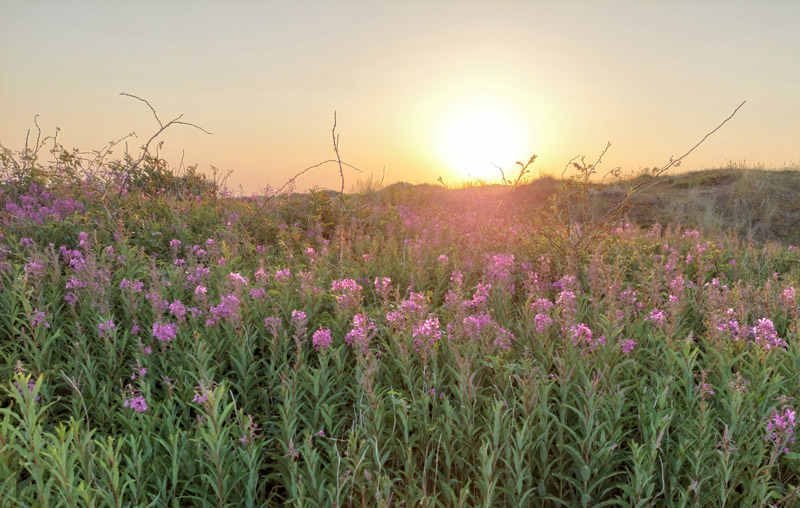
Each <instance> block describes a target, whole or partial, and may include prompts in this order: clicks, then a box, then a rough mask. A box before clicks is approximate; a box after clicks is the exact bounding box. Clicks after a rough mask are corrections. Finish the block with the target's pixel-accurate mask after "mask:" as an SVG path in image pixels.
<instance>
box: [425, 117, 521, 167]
mask: <svg viewBox="0 0 800 508" xmlns="http://www.w3.org/2000/svg"><path fill="white" fill-rule="evenodd" d="M530 138H531V136H530V128H529V126H528V125H526V122H525V121H524V120H522V119H521V118H519V116H518V115H516V114H514V112H513V110H510V109H509V108H506V107H503V106H502V105H497V104H462V105H459V106H458V107H453V108H451V109H450V110H449V111H448V112H447V113H445V114H443V115H442V117H441V120H440V123H439V128H438V139H437V150H438V152H439V157H440V159H441V160H442V161H443V162H444V163H446V164H447V165H448V166H449V167H450V168H451V169H452V170H453V171H454V172H455V174H456V175H458V176H459V177H463V178H464V179H466V180H475V179H477V180H483V181H486V182H496V181H499V180H500V179H501V177H502V176H501V173H500V171H499V170H498V169H497V167H496V166H499V167H500V168H502V169H503V171H505V172H506V177H509V176H510V175H509V174H508V172H509V171H512V172H513V171H514V168H513V166H514V163H515V161H517V160H521V159H525V160H527V159H528V157H530V154H529V152H530V153H533V152H531V150H533V149H534V147H533V146H531V142H532V140H531V139H530ZM526 154H528V155H526Z"/></svg>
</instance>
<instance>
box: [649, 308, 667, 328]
mask: <svg viewBox="0 0 800 508" xmlns="http://www.w3.org/2000/svg"><path fill="white" fill-rule="evenodd" d="M647 320H648V321H652V322H653V323H655V324H656V325H658V326H664V313H663V312H661V311H660V310H658V309H653V311H652V312H651V313H650V315H649V316H647Z"/></svg>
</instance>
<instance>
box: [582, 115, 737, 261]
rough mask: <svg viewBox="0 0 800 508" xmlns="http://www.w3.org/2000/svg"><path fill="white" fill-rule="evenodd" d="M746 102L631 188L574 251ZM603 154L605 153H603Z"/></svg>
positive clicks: (584, 236)
mask: <svg viewBox="0 0 800 508" xmlns="http://www.w3.org/2000/svg"><path fill="white" fill-rule="evenodd" d="M746 102H747V101H742V103H741V104H739V105H738V106H736V109H734V110H733V112H732V113H731V114H730V115H729V116H728V117H727V118H726V119H725V120H723V121H722V122H721V123H720V124H719V125H717V126H716V127H715V128H714V129H713V130H711V131H710V132H708V133H707V134H706V135H705V136H703V138H702V139H701V140H700V141H698V142H697V143H696V144H695V145H694V146H693V147H691V148H690V149H689V151H687V152H686V153H684V154H683V155H681V156H680V157H678V158H677V159H675V158H674V157H670V158H669V162H668V163H667V164H665V165H664V166H663V167H661V168H659V169H657V170H656V171H654V172H653V174H652V175H650V177H649V178H647V179H645V180H643V181H642V182H639V183H638V184H636V185H634V186H633V187H631V189H630V190H629V191H628V193H627V194H626V195H625V197H623V198H622V199H620V200H619V201H618V202H617V203H616V204H615V205H614V206H612V207H611V208H610V209H609V210H608V211H607V212H606V213H605V215H603V217H602V218H601V219H600V220H599V221H597V222H596V223H594V224H592V225H591V226H590V227H589V230H588V231H587V233H586V234H585V235H582V236H581V237H579V238H578V241H577V242H576V243H575V244H574V245H573V246H572V248H573V249H579V248H581V247H582V246H583V245H584V244H585V241H588V240H587V239H591V238H592V237H593V236H594V235H595V234H596V233H597V231H599V230H600V228H602V227H604V226H605V225H606V224H607V223H608V222H609V221H611V219H613V218H614V217H615V215H616V213H617V212H619V211H620V210H621V209H622V208H623V207H624V206H625V205H626V204H628V203H629V202H630V200H631V199H632V198H633V197H635V196H637V195H639V194H641V193H642V192H644V191H645V190H647V189H649V188H650V187H652V186H654V185H656V184H657V183H658V182H660V180H658V177H660V176H661V175H663V174H664V173H665V172H666V171H668V170H669V169H670V168H672V167H677V166H680V164H681V161H682V160H683V159H684V158H685V157H687V156H688V155H689V154H691V153H692V152H694V150H695V149H696V148H697V147H699V146H700V145H702V144H703V142H705V140H706V139H708V138H709V137H710V136H711V135H712V134H714V133H715V132H717V131H718V130H719V129H721V128H722V126H723V125H725V124H726V123H728V121H729V120H730V119H731V118H733V117H734V115H736V113H737V112H738V111H739V109H740V108H741V107H742V106H744V104H745V103H746ZM603 153H605V151H603Z"/></svg>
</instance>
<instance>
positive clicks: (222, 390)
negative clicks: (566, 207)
mask: <svg viewBox="0 0 800 508" xmlns="http://www.w3.org/2000/svg"><path fill="white" fill-rule="evenodd" d="M143 167H144V168H145V169H147V171H145V170H143V172H142V174H141V175H137V177H138V178H137V179H132V180H131V181H132V182H133V183H132V184H131V185H130V187H129V188H128V189H127V192H125V193H122V192H119V193H116V192H115V193H106V194H104V193H103V192H100V191H101V190H102V189H96V188H92V187H91V186H87V184H86V182H85V181H84V180H82V179H81V178H75V179H72V180H55V179H53V178H44V177H42V176H41V175H33V177H32V178H30V179H27V180H26V179H25V178H19V175H18V174H17V175H16V176H15V177H14V178H7V179H6V181H5V182H4V183H3V184H2V193H0V199H1V200H2V201H3V209H4V210H5V213H4V215H3V217H2V228H3V229H2V233H3V236H2V250H0V254H1V256H2V257H0V262H2V270H0V283H2V292H0V384H1V385H2V391H1V392H0V482H2V483H0V495H2V499H3V500H4V502H6V503H9V504H10V505H18V506H76V505H84V504H85V505H87V506H218V507H219V506H283V505H292V506H548V507H550V506H552V507H556V506H630V507H635V506H652V505H657V506H792V505H795V504H797V502H798V491H799V490H798V487H800V479H799V477H798V472H800V460H799V459H800V454H798V453H797V450H796V445H795V443H794V429H795V424H796V422H795V409H796V407H797V401H796V400H795V399H794V397H795V394H796V393H798V390H800V369H799V368H798V367H799V366H800V344H798V332H799V331H800V321H798V312H799V311H800V307H798V302H797V299H796V296H795V288H796V287H797V285H798V280H799V278H800V273H799V272H798V262H799V261H800V252H798V250H797V249H796V248H794V247H791V246H789V245H788V244H787V243H776V242H771V241H768V240H774V239H778V240H784V239H787V238H788V239H789V240H791V239H792V238H794V237H790V236H786V237H783V236H781V234H784V233H781V234H779V232H780V231H782V228H784V227H786V226H787V225H788V224H790V223H791V220H793V219H792V218H793V217H794V215H793V214H794V213H796V211H795V209H794V208H792V206H794V205H791V204H790V198H789V194H790V193H791V192H795V191H794V190H793V189H794V188H795V187H794V186H795V185H797V184H798V183H800V180H798V179H797V177H796V174H795V173H792V172H764V171H744V170H741V169H735V168H734V169H723V170H715V171H712V172H704V173H691V174H686V175H679V176H676V177H671V178H668V179H665V180H664V182H663V183H662V184H660V185H659V186H656V187H653V188H652V189H651V190H649V191H648V192H647V193H645V194H642V195H640V196H639V198H638V200H637V201H636V202H635V203H634V207H633V208H631V209H630V210H629V211H628V217H629V218H630V220H631V223H629V224H625V223H624V222H623V223H621V224H619V225H618V226H619V227H617V225H615V226H614V228H611V229H610V230H608V231H606V232H604V233H603V234H602V235H599V236H598V237H597V241H595V242H593V243H592V244H591V245H590V246H589V247H588V248H587V249H585V250H583V251H580V252H575V253H566V254H559V253H558V252H556V251H554V250H553V249H552V239H553V236H554V235H564V234H567V233H566V229H565V228H566V227H567V225H565V224H563V223H561V222H559V216H558V215H557V214H554V213H552V211H550V210H549V209H548V208H547V206H546V204H547V203H548V197H550V196H552V195H553V193H554V192H557V191H558V188H559V185H560V182H559V181H558V180H556V179H553V178H546V179H540V180H534V181H532V182H530V183H527V184H524V185H520V186H518V187H516V188H514V189H513V191H512V194H511V196H510V199H508V200H505V201H504V198H505V194H504V193H507V192H508V191H509V188H508V187H494V188H491V187H490V188H486V187H466V188H463V189H452V190H447V189H443V188H441V187H437V186H408V185H399V184H398V185H393V186H389V187H386V188H380V186H379V185H376V182H375V181H369V182H367V183H365V184H363V185H361V186H360V187H359V186H357V187H356V190H357V191H358V192H357V193H354V194H349V195H347V196H344V198H345V199H344V201H345V207H346V208H345V209H346V211H347V213H346V214H344V215H341V214H340V213H339V208H338V207H339V197H338V195H337V194H335V193H328V192H324V191H316V192H311V193H309V194H306V195H302V196H294V197H290V196H277V197H275V198H274V199H272V200H270V201H267V202H265V201H264V200H256V199H237V198H232V197H225V196H224V195H221V194H220V193H219V192H217V190H216V189H215V186H214V185H211V184H207V183H204V182H203V181H197V179H198V178H200V177H198V176H197V175H189V176H187V177H186V178H185V179H183V180H178V181H176V180H175V179H174V178H173V179H170V175H169V174H166V173H163V172H160V171H159V169H158V168H153V167H152V166H146V165H145V166H143ZM23 176H24V175H23ZM114 178H117V177H115V176H114V175H113V172H112V174H111V176H110V177H109V180H107V182H106V183H107V185H108V186H109V187H108V188H112V189H113V188H115V187H113V185H114V184H115V183H116V185H119V181H118V180H114ZM156 181H157V185H156ZM117 188H118V187H117ZM162 188H163V189H169V191H167V190H164V191H162V190H161V189H162ZM623 188H624V187H623V186H618V187H616V188H615V187H613V186H608V187H602V188H593V191H592V194H591V200H593V201H591V202H589V203H588V204H587V206H589V207H590V208H591V209H593V210H597V212H596V213H600V212H601V211H602V209H603V207H604V206H607V205H605V204H604V201H603V200H611V199H614V198H615V196H617V195H618V193H619V192H621V189H623ZM117 194H119V198H117V197H116V196H117ZM668 197H670V199H667V198H668ZM501 202H506V203H507V204H508V206H507V207H506V208H504V209H503V210H500V212H499V213H495V212H496V210H497V205H498V203H501ZM262 206H263V208H261V210H262V211H261V212H259V214H258V215H257V217H258V220H255V221H252V220H250V218H251V217H254V216H256V215H255V214H256V210H257V209H258V207H262ZM342 218H343V219H344V220H345V221H346V222H345V224H344V226H345V227H344V228H343V229H340V228H339V225H340V224H339V223H338V221H339V220H342ZM723 218H724V219H726V220H722V219H723ZM654 222H659V223H661V224H665V227H661V226H657V225H653V223H654ZM695 227H699V229H701V230H702V231H698V230H697V229H695ZM342 231H343V233H342ZM785 234H786V235H790V233H785ZM791 234H794V233H791ZM748 236H749V237H751V238H748ZM762 240H763V241H762ZM340 253H341V256H340ZM327 337H330V343H328V342H327Z"/></svg>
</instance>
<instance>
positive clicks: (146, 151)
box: [117, 92, 214, 199]
mask: <svg viewBox="0 0 800 508" xmlns="http://www.w3.org/2000/svg"><path fill="white" fill-rule="evenodd" d="M120 95H124V96H126V97H132V98H134V99H136V100H139V101H142V102H144V103H145V104H147V106H148V107H149V108H150V110H151V111H152V112H153V116H155V118H156V121H157V122H158V125H159V126H160V129H159V130H158V131H157V132H156V133H155V134H153V135H152V136H151V137H150V139H148V140H147V143H145V145H144V148H143V149H142V155H141V156H140V157H139V159H137V160H136V162H134V163H133V165H132V166H130V167H129V168H128V174H127V175H125V179H124V180H123V181H122V184H121V185H120V187H119V192H118V194H117V199H119V198H120V197H121V196H122V192H123V191H124V189H125V187H126V186H127V185H128V181H129V180H130V175H131V172H132V171H133V170H134V169H136V168H137V167H138V166H139V164H141V163H142V161H143V160H144V159H145V158H147V156H148V155H149V154H150V143H152V142H153V140H154V139H156V138H157V137H158V136H160V135H161V133H162V132H164V131H165V130H167V128H169V127H170V126H171V125H187V126H189V127H194V128H195V129H198V130H200V131H203V132H205V133H206V134H208V135H209V136H213V135H214V133H212V132H208V131H207V130H205V129H204V128H202V127H199V126H197V125H195V124H193V123H190V122H183V121H181V118H183V114H180V115H178V116H177V117H176V118H174V119H172V120H170V121H169V122H167V124H166V125H165V124H163V123H162V122H161V120H160V119H159V118H158V115H157V114H156V110H155V108H153V106H151V105H150V103H149V102H147V101H146V100H144V99H142V98H141V97H137V96H135V95H132V94H129V93H125V92H122V93H120Z"/></svg>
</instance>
